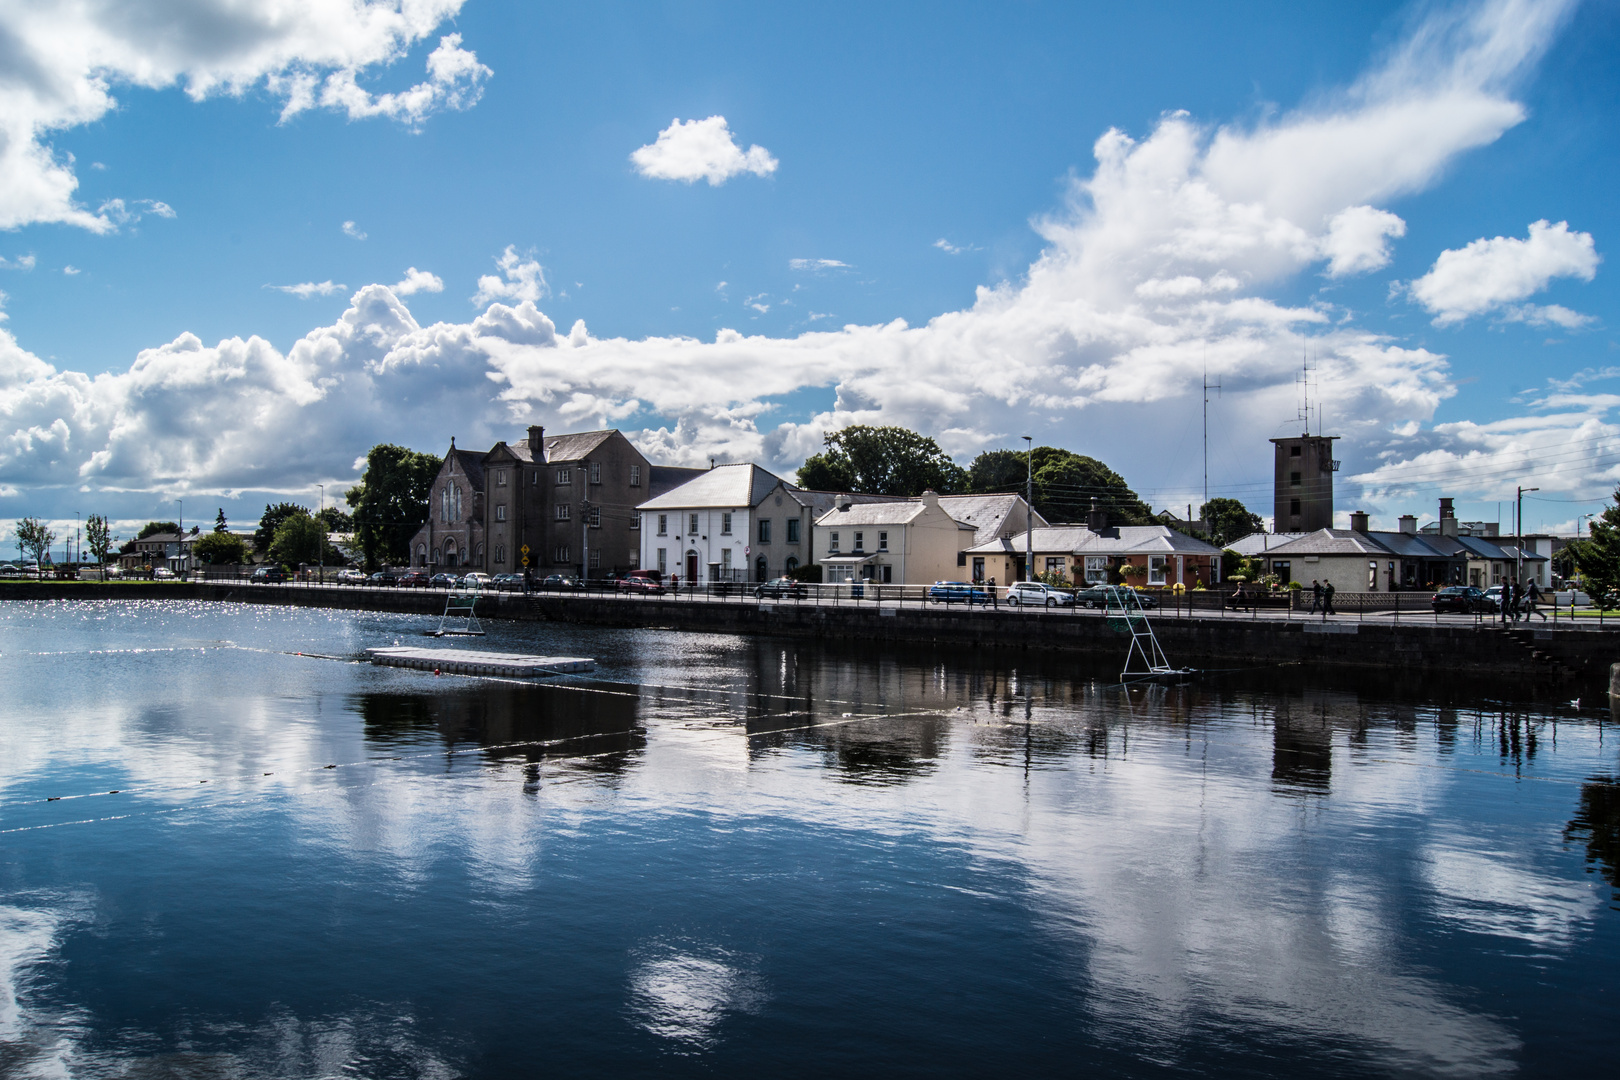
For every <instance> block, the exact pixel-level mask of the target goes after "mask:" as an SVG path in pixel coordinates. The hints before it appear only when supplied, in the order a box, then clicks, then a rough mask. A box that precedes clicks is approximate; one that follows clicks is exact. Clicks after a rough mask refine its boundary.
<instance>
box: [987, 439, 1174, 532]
mask: <svg viewBox="0 0 1620 1080" xmlns="http://www.w3.org/2000/svg"><path fill="white" fill-rule="evenodd" d="M1031 470H1032V471H1033V473H1034V488H1035V492H1034V496H1035V497H1034V505H1035V510H1036V512H1037V513H1039V514H1040V515H1041V516H1042V517H1044V518H1045V519H1046V520H1047V521H1054V522H1056V521H1085V520H1086V517H1087V515H1089V514H1090V513H1091V505H1092V501H1093V500H1095V501H1096V504H1097V508H1098V509H1099V510H1104V511H1107V513H1108V520H1109V522H1110V523H1111V524H1114V525H1148V524H1151V523H1152V522H1153V520H1154V519H1153V510H1152V508H1151V507H1149V506H1148V505H1147V503H1145V502H1143V501H1142V500H1141V499H1140V498H1138V497H1137V494H1136V492H1134V491H1132V490H1131V487H1130V485H1129V484H1127V483H1126V482H1125V478H1124V477H1122V476H1120V475H1119V474H1118V473H1116V472H1115V471H1114V470H1113V469H1110V468H1109V467H1108V466H1107V465H1105V464H1103V463H1102V462H1100V461H1098V460H1097V459H1096V458H1093V457H1087V456H1086V455H1084V454H1076V453H1075V452H1074V451H1072V450H1064V449H1062V448H1061V447H1056V446H1037V447H1035V448H1034V450H1032V451H1029V452H1027V453H1026V452H1025V451H1023V450H986V451H985V452H984V453H982V454H980V455H979V456H978V457H976V458H974V459H973V463H972V464H971V465H969V466H968V469H967V474H968V480H969V484H970V487H969V490H971V491H973V492H975V493H979V494H989V493H991V492H1011V493H1013V494H1016V495H1022V494H1024V490H1025V485H1026V483H1028V481H1029V476H1030V472H1031Z"/></svg>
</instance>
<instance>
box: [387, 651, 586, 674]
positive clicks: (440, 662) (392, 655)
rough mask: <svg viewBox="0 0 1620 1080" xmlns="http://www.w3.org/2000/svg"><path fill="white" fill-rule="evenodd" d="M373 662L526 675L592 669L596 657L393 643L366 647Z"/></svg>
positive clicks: (456, 671) (446, 670)
mask: <svg viewBox="0 0 1620 1080" xmlns="http://www.w3.org/2000/svg"><path fill="white" fill-rule="evenodd" d="M366 652H368V653H370V654H371V662H372V663H373V664H384V665H387V666H388V667H405V668H416V669H417V670H419V671H442V672H444V673H445V674H447V675H497V676H502V677H504V678H515V679H528V678H534V677H535V676H538V675H573V674H577V673H579V672H582V671H594V670H595V669H596V661H595V660H592V659H590V658H589V657H583V656H523V655H520V654H518V653H493V652H474V651H472V650H471V649H417V648H413V647H410V646H402V645H393V646H385V647H382V648H376V649H367V650H366Z"/></svg>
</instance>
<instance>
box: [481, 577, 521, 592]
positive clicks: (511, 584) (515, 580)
mask: <svg viewBox="0 0 1620 1080" xmlns="http://www.w3.org/2000/svg"><path fill="white" fill-rule="evenodd" d="M489 587H490V588H492V589H494V590H495V591H496V592H522V591H523V575H522V574H496V575H495V576H494V577H492V578H490V579H489Z"/></svg>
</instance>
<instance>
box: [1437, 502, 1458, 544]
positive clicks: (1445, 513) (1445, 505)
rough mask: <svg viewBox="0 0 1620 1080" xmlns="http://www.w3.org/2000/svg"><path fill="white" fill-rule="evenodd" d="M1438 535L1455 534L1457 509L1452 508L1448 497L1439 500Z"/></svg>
mask: <svg viewBox="0 0 1620 1080" xmlns="http://www.w3.org/2000/svg"><path fill="white" fill-rule="evenodd" d="M1440 535H1441V536H1456V535H1457V511H1456V510H1455V509H1453V507H1452V505H1451V500H1450V499H1441V500H1440Z"/></svg>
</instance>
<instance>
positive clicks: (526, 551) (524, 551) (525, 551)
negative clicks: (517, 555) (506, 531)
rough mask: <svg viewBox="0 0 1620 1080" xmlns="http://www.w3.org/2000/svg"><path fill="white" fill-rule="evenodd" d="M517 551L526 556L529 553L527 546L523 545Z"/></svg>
mask: <svg viewBox="0 0 1620 1080" xmlns="http://www.w3.org/2000/svg"><path fill="white" fill-rule="evenodd" d="M518 550H519V551H521V552H522V553H523V554H525V555H527V554H528V553H529V545H528V544H524V545H523V546H522V547H520V548H518Z"/></svg>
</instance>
